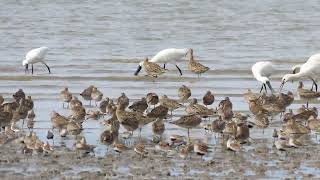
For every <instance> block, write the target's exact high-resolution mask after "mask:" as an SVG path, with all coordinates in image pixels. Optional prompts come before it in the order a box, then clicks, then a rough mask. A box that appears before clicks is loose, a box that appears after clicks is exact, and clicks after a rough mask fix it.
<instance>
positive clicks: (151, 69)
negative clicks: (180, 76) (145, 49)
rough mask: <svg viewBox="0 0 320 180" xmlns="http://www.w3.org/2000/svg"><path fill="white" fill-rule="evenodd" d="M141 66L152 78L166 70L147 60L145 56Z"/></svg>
mask: <svg viewBox="0 0 320 180" xmlns="http://www.w3.org/2000/svg"><path fill="white" fill-rule="evenodd" d="M142 66H143V68H144V70H145V72H146V73H147V74H148V76H152V77H154V78H157V77H158V76H159V75H161V74H163V73H165V72H166V70H165V69H164V68H162V67H160V66H159V65H158V64H156V63H154V62H149V59H148V58H145V60H144V61H143V63H142Z"/></svg>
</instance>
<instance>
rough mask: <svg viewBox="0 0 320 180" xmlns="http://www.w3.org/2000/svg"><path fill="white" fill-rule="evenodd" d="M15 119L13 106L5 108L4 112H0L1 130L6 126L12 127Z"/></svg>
mask: <svg viewBox="0 0 320 180" xmlns="http://www.w3.org/2000/svg"><path fill="white" fill-rule="evenodd" d="M12 117H13V111H12V108H11V106H6V107H4V109H3V111H1V112H0V130H1V128H5V127H6V126H10V124H11V120H12Z"/></svg>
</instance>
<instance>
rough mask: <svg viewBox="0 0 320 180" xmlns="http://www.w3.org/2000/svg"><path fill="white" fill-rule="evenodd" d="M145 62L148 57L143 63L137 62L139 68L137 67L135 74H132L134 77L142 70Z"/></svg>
mask: <svg viewBox="0 0 320 180" xmlns="http://www.w3.org/2000/svg"><path fill="white" fill-rule="evenodd" d="M145 61H148V57H146V58H145V59H144V60H143V61H140V62H139V66H138V68H137V70H136V72H135V73H134V75H135V76H137V75H138V74H139V72H140V71H141V69H142V66H143V63H144V62H145Z"/></svg>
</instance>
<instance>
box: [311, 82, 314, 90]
mask: <svg viewBox="0 0 320 180" xmlns="http://www.w3.org/2000/svg"><path fill="white" fill-rule="evenodd" d="M313 86H314V83H313V82H312V86H311V89H310V91H313Z"/></svg>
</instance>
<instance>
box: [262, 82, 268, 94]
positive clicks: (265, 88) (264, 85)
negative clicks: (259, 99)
mask: <svg viewBox="0 0 320 180" xmlns="http://www.w3.org/2000/svg"><path fill="white" fill-rule="evenodd" d="M263 87H264V90H265V91H266V93H268V91H267V86H266V84H263Z"/></svg>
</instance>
